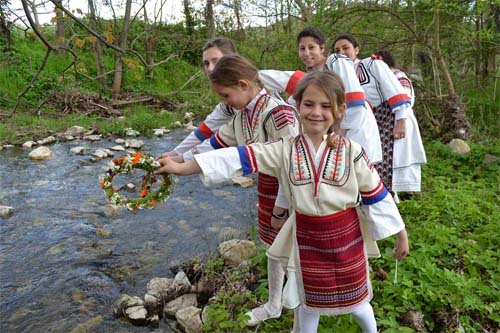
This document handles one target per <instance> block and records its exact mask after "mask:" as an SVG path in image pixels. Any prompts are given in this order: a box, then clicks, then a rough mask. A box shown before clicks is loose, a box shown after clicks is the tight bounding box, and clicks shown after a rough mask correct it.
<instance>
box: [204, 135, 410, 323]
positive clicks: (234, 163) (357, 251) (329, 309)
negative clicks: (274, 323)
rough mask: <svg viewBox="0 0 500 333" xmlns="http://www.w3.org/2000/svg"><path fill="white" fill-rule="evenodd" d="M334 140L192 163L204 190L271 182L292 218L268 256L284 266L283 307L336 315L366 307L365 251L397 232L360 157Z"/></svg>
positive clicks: (288, 143) (394, 214)
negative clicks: (240, 179) (261, 178)
mask: <svg viewBox="0 0 500 333" xmlns="http://www.w3.org/2000/svg"><path fill="white" fill-rule="evenodd" d="M333 135H335V134H333ZM338 138H339V139H338V140H337V144H336V146H335V147H334V148H330V147H329V146H328V145H327V144H326V140H325V141H324V142H323V143H322V144H321V146H320V147H319V149H318V151H315V149H314V146H313V145H312V143H311V142H310V140H309V138H308V137H307V135H305V134H302V135H299V136H297V137H295V138H292V137H287V138H284V139H282V140H279V141H276V142H273V143H267V144H259V143H256V144H252V145H249V146H240V147H235V148H230V149H224V151H220V150H219V151H214V152H209V153H206V154H199V155H196V156H195V158H196V161H197V162H198V164H199V166H200V167H201V169H202V171H203V181H204V182H205V183H217V182H220V181H222V180H224V179H227V178H231V177H234V176H238V175H242V174H243V175H244V174H249V173H253V172H260V173H265V174H268V175H272V176H275V177H278V179H279V181H280V184H281V186H282V188H283V189H284V192H285V194H286V195H287V198H288V200H289V202H290V203H291V207H292V213H291V217H290V218H289V220H288V221H287V222H286V223H285V225H284V226H283V228H282V229H281V230H280V232H279V234H278V236H277V238H276V240H275V242H274V243H273V245H272V246H271V248H270V249H269V250H268V255H269V256H270V257H272V258H274V259H278V260H280V261H281V262H282V263H283V264H284V265H285V266H286V267H287V270H288V283H287V286H286V287H285V288H284V291H283V292H284V305H285V306H287V307H289V308H294V307H296V306H298V305H299V304H303V306H304V307H306V308H308V309H310V310H312V311H318V312H320V313H325V314H342V313H349V312H352V311H353V310H354V309H355V308H356V307H357V306H359V305H360V304H362V303H364V302H368V301H370V299H371V298H372V289H371V284H370V279H369V272H368V261H367V255H369V254H370V251H371V250H373V247H371V246H372V245H373V243H374V241H376V240H379V239H382V238H386V237H388V236H390V235H393V234H396V233H398V232H399V231H401V230H402V229H403V228H404V223H403V221H402V219H401V216H400V214H399V212H398V209H397V207H396V205H395V203H394V200H393V199H392V197H391V196H390V195H388V191H387V190H386V189H385V187H384V186H383V184H382V182H381V180H380V178H379V177H378V174H377V172H376V171H375V169H374V168H373V166H372V164H371V163H370V161H369V159H368V158H367V156H366V153H365V152H364V150H363V149H362V148H361V146H360V145H359V144H357V143H355V142H352V141H351V140H349V139H347V138H340V137H338ZM361 201H362V202H363V205H361V206H360V202H361ZM376 250H378V249H376ZM377 252H378V251H377Z"/></svg>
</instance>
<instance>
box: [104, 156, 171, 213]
mask: <svg viewBox="0 0 500 333" xmlns="http://www.w3.org/2000/svg"><path fill="white" fill-rule="evenodd" d="M159 168H160V163H158V161H156V160H155V158H154V157H153V156H151V155H149V154H145V153H134V154H129V155H124V156H121V157H120V158H117V159H114V160H113V166H112V167H111V168H110V169H109V170H108V171H107V172H106V173H105V174H104V175H103V176H101V179H100V186H101V188H102V189H103V190H104V193H106V198H107V199H108V200H109V201H110V202H111V203H112V204H114V205H117V206H121V207H126V208H127V209H128V210H131V211H133V210H136V209H144V208H153V207H154V206H155V205H156V204H157V203H158V202H164V201H166V200H167V198H168V196H169V195H170V193H171V192H172V178H171V177H170V175H168V174H166V175H162V176H163V181H162V184H161V186H160V188H159V189H158V190H157V191H151V186H152V185H153V184H154V183H155V182H156V181H157V175H155V174H154V171H155V170H157V169H159ZM134 169H141V170H145V171H146V173H145V174H144V176H143V177H142V183H141V192H140V194H139V197H138V198H135V199H134V198H126V197H124V196H122V195H121V194H120V193H118V192H119V191H120V189H121V188H120V189H118V190H115V189H114V188H113V178H114V176H115V175H117V174H131V173H133V171H134Z"/></svg>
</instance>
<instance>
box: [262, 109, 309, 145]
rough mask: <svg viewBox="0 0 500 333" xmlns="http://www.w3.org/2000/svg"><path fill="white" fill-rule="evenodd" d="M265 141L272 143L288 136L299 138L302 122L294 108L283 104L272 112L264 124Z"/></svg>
mask: <svg viewBox="0 0 500 333" xmlns="http://www.w3.org/2000/svg"><path fill="white" fill-rule="evenodd" d="M264 128H265V131H266V138H265V141H272V140H275V139H279V138H282V137H285V136H287V135H291V136H297V135H298V134H299V133H300V122H299V118H298V115H297V112H296V111H295V108H294V107H293V106H290V105H287V104H281V105H278V106H277V107H275V108H274V109H272V110H271V112H270V114H269V116H268V117H267V118H266V120H265V123H264Z"/></svg>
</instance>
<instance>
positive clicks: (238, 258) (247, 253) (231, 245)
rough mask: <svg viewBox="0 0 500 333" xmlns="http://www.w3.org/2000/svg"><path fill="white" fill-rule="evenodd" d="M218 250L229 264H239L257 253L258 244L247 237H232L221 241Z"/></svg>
mask: <svg viewBox="0 0 500 333" xmlns="http://www.w3.org/2000/svg"><path fill="white" fill-rule="evenodd" d="M218 251H219V255H220V256H221V258H222V259H224V263H225V264H226V265H227V266H238V265H240V264H242V263H244V262H246V260H247V259H248V258H250V257H252V256H254V255H256V254H257V246H256V245H255V243H254V242H252V241H249V240H246V239H231V240H228V241H226V242H222V243H220V244H219V247H218Z"/></svg>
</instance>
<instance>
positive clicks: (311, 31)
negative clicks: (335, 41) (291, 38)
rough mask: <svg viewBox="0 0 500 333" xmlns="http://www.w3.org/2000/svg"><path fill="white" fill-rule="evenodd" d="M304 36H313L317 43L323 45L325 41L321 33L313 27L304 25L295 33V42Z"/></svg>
mask: <svg viewBox="0 0 500 333" xmlns="http://www.w3.org/2000/svg"><path fill="white" fill-rule="evenodd" d="M304 37H312V38H314V39H315V40H316V42H318V44H319V45H325V43H326V37H325V35H323V33H322V32H321V31H319V29H318V28H315V27H305V28H304V29H302V31H301V32H299V34H298V35H297V44H299V43H300V40H301V39H302V38H304Z"/></svg>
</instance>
